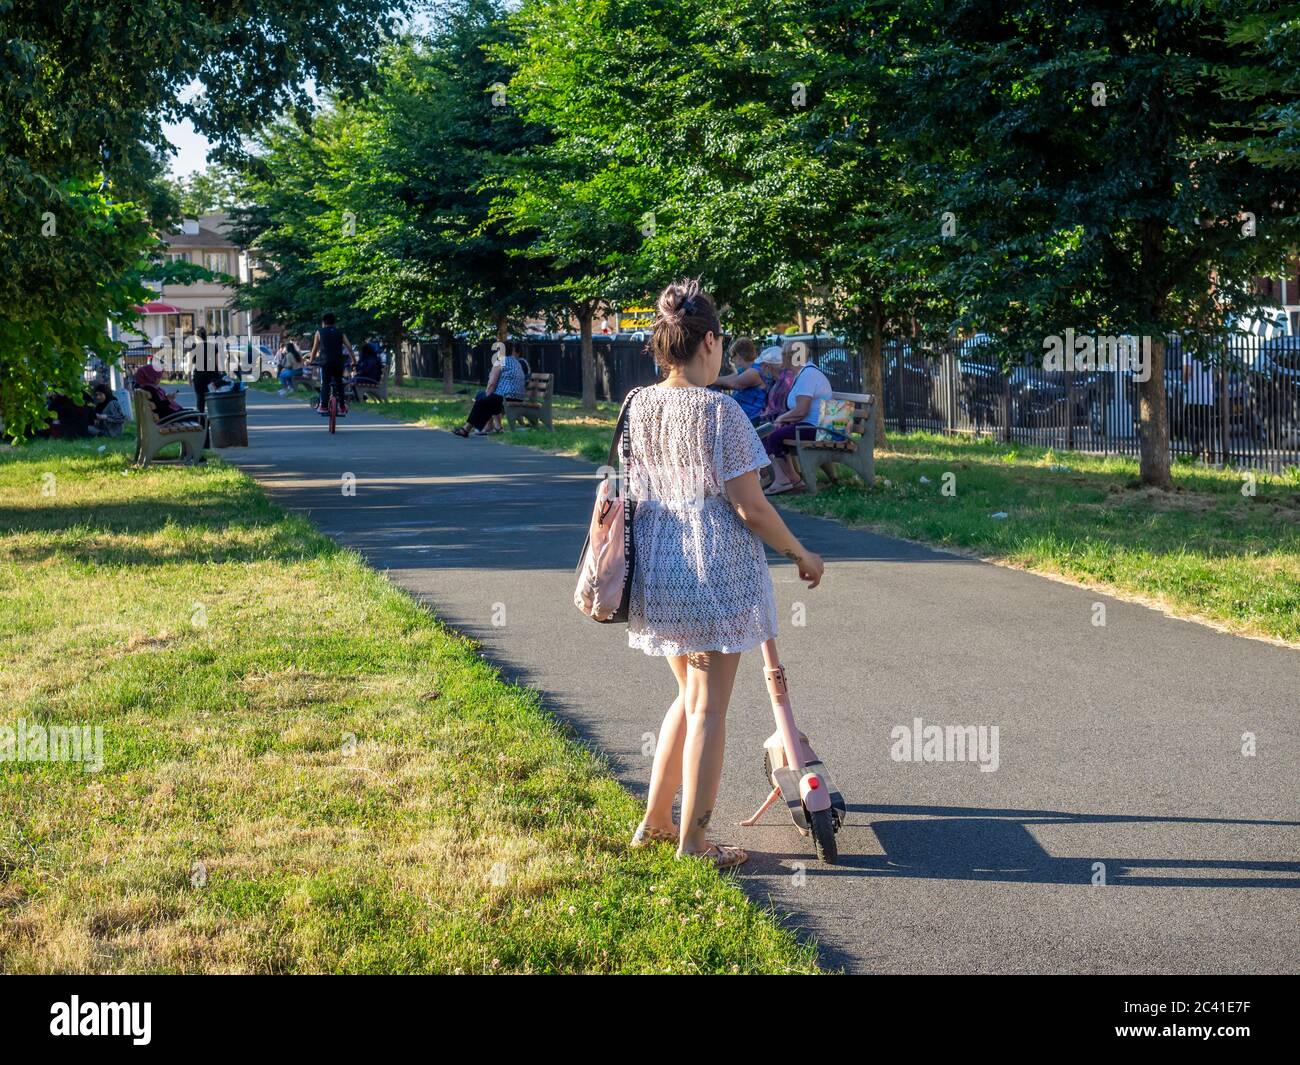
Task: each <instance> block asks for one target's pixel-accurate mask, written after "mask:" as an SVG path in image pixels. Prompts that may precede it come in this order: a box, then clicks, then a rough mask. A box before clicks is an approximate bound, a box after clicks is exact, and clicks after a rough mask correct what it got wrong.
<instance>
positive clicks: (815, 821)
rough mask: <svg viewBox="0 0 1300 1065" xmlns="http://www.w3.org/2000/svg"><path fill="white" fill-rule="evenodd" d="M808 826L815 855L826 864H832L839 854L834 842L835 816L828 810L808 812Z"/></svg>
mask: <svg viewBox="0 0 1300 1065" xmlns="http://www.w3.org/2000/svg"><path fill="white" fill-rule="evenodd" d="M808 827H809V828H810V829H811V830H812V838H813V846H814V847H815V848H816V849H817V857H818V858H820V859H821V860H822V861H823V862H825V863H826V864H827V865H834V864H835V862H836V860H837V859H838V858H839V856H840V850H839V847H838V846H837V845H836V843H835V817H834V815H833V814H832V812H831V811H830V810H818V811H816V812H815V813H813V812H809V814H808Z"/></svg>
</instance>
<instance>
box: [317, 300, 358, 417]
mask: <svg viewBox="0 0 1300 1065" xmlns="http://www.w3.org/2000/svg"><path fill="white" fill-rule="evenodd" d="M334 320H335V319H334V315H333V314H331V313H330V312H328V311H327V312H326V313H325V314H322V315H321V319H320V328H319V329H317V330H316V335H315V336H313V337H312V338H311V356H310V358H311V361H312V362H314V363H316V362H318V363H319V365H320V401H319V403H317V405H316V409H317V410H318V411H319V412H320V413H321V414H329V406H330V392H331V390H332V391H333V392H334V394H335V395H336V396H338V400H339V410H338V412H339V414H346V413H347V412H348V405H347V402H346V400H345V399H344V395H343V371H344V370H346V369H347V365H348V362H349V361H350V360H351V358H352V344H351V343H350V342H349V341H348V338H347V337H346V336H345V335H344V334H343V331H342V330H341V329H339V328H338V326H336V325H335V324H334Z"/></svg>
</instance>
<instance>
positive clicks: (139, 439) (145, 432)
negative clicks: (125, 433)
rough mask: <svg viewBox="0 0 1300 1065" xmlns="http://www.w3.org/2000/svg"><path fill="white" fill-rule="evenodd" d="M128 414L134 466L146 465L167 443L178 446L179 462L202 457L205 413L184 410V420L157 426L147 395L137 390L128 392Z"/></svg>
mask: <svg viewBox="0 0 1300 1065" xmlns="http://www.w3.org/2000/svg"><path fill="white" fill-rule="evenodd" d="M131 412H132V414H133V415H134V416H135V432H136V437H135V461H136V463H137V464H138V465H140V466H148V465H149V463H151V462H152V461H153V460H154V459H156V458H157V457H158V453H159V452H160V451H162V449H163V448H165V447H167V446H168V445H169V444H180V446H181V462H183V463H187V464H188V463H194V462H198V461H200V460H201V459H202V458H203V441H204V440H205V439H207V435H208V418H207V415H206V414H200V413H199V412H198V411H187V412H186V415H187V416H186V417H185V418H180V417H177V418H176V419H175V420H174V421H173V420H170V419H168V420H167V421H165V422H162V423H159V421H158V415H157V414H155V413H154V409H153V404H152V403H150V402H149V393H148V392H144V391H141V390H140V389H134V390H133V391H132V392H131Z"/></svg>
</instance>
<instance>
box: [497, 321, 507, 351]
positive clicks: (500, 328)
mask: <svg viewBox="0 0 1300 1065" xmlns="http://www.w3.org/2000/svg"><path fill="white" fill-rule="evenodd" d="M509 335H510V319H508V318H507V317H506V316H505V315H504V314H498V315H497V339H498V340H499V341H501V343H503V344H504V343H505V342H506V337H508V336H509Z"/></svg>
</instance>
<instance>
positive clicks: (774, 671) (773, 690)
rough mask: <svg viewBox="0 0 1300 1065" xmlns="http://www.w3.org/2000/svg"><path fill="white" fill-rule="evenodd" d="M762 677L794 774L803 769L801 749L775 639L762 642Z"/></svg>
mask: <svg viewBox="0 0 1300 1065" xmlns="http://www.w3.org/2000/svg"><path fill="white" fill-rule="evenodd" d="M763 666H764V670H763V675H764V676H765V677H766V678H767V694H768V695H769V696H771V698H772V716H773V717H775V718H776V729H777V731H778V732H779V733H781V743H782V745H783V746H784V747H785V761H786V765H788V766H789V767H790V768H791V769H792V770H794V772H796V773H798V772H799V771H800V770H801V769H803V765H804V763H803V747H802V745H801V744H800V743H799V730H798V729H797V728H795V724H794V709H793V707H791V705H790V690H789V688H788V687H787V686H786V681H785V669H784V668H783V667H782V666H781V659H780V658H779V657H778V656H777V652H776V637H773V638H772V639H770V640H764V641H763Z"/></svg>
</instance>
